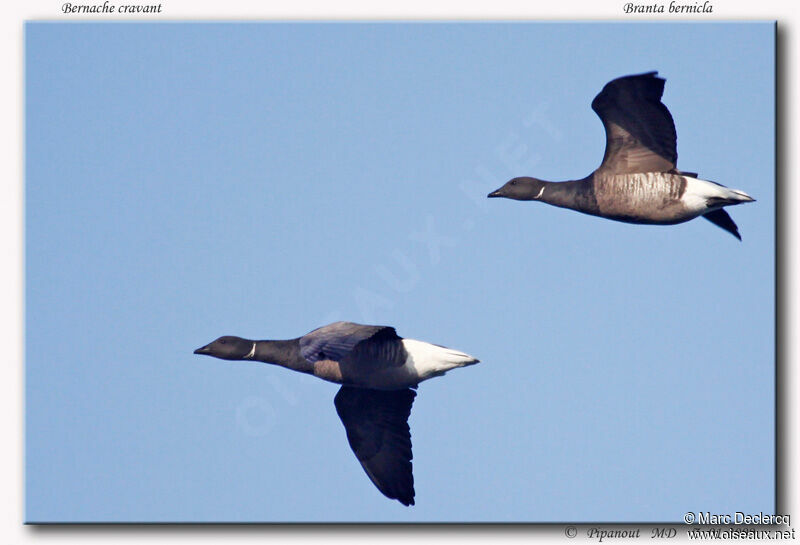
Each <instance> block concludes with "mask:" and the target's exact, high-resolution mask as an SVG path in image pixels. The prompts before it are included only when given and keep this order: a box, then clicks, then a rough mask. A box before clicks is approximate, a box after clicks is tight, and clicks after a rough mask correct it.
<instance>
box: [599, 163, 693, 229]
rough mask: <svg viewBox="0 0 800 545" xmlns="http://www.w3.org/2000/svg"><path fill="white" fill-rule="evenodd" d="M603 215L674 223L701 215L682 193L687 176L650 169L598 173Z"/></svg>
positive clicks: (647, 221)
mask: <svg viewBox="0 0 800 545" xmlns="http://www.w3.org/2000/svg"><path fill="white" fill-rule="evenodd" d="M594 183H595V197H596V199H597V207H598V210H599V213H600V215H601V216H603V217H606V218H609V219H613V220H617V221H624V222H627V223H653V224H671V223H680V222H683V221H687V220H689V219H692V218H694V217H696V216H697V215H699V213H700V212H699V210H698V211H694V210H690V209H688V208H687V207H686V204H685V202H684V201H683V199H682V197H683V196H684V193H685V191H686V188H687V185H688V183H687V180H686V178H685V177H684V176H680V175H678V174H667V173H663V172H646V173H638V174H624V175H616V176H601V177H597V176H596V177H595V181H594Z"/></svg>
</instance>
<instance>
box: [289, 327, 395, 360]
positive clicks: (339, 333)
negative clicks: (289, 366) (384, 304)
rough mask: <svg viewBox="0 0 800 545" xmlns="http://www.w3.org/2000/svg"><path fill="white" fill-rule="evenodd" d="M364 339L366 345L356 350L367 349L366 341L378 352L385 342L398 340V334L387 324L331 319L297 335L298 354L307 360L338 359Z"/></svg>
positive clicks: (343, 357) (351, 351)
mask: <svg viewBox="0 0 800 545" xmlns="http://www.w3.org/2000/svg"><path fill="white" fill-rule="evenodd" d="M364 341H370V342H369V343H365V344H367V347H359V351H358V352H359V353H360V352H363V351H367V352H369V351H370V350H369V348H368V347H369V346H370V345H371V346H372V348H373V351H375V350H376V349H378V352H379V351H380V350H379V348H380V347H381V346H384V345H385V344H387V343H394V344H398V343H399V341H400V337H398V336H397V332H396V331H395V330H394V328H393V327H389V326H375V325H361V324H354V323H352V322H334V323H332V324H329V325H326V326H322V327H320V328H318V329H315V330H314V331H312V332H310V333H307V334H306V335H303V336H302V337H301V338H300V355H302V356H303V358H305V359H306V361H308V362H311V363H314V362H316V361H319V360H332V361H335V362H341V361H342V360H344V359H345V358H347V357H348V356H351V355H352V353H353V351H354V350H355V348H356V346H358V344H359V343H362V342H364ZM376 355H377V354H376Z"/></svg>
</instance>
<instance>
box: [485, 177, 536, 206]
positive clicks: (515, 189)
mask: <svg viewBox="0 0 800 545" xmlns="http://www.w3.org/2000/svg"><path fill="white" fill-rule="evenodd" d="M544 186H545V182H544V181H542V180H538V179H536V178H531V177H529V176H520V177H519V178H513V179H511V180H509V181H508V182H506V184H505V185H504V186H503V187H501V188H500V189H497V190H495V191H492V192H491V193H489V195H488V197H490V198H491V197H505V198H506V199H514V200H517V201H535V200H536V199H538V198H539V197H540V196H541V195H542V192H543V190H544Z"/></svg>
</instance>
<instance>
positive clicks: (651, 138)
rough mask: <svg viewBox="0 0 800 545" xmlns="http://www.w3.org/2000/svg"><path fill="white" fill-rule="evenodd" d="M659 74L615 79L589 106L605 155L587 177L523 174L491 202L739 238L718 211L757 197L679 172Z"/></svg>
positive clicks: (726, 214) (732, 224)
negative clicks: (699, 220)
mask: <svg viewBox="0 0 800 545" xmlns="http://www.w3.org/2000/svg"><path fill="white" fill-rule="evenodd" d="M657 74H658V72H647V73H645V74H637V75H632V76H625V77H621V78H617V79H615V80H613V81H611V82H609V83H608V84H606V86H605V87H603V90H602V91H601V92H600V94H599V95H597V96H596V97H595V99H594V100H593V101H592V109H593V110H594V111H595V112H596V113H597V115H598V116H599V117H600V120H601V121H602V122H603V127H605V131H606V151H605V155H604V156H603V162H602V163H601V164H600V166H599V167H598V168H597V170H595V171H594V172H593V173H591V174H589V176H587V177H586V178H583V179H582V180H572V181H566V182H547V181H544V180H539V179H537V178H531V177H527V176H523V177H518V178H513V179H512V180H510V181H509V182H507V183H506V184H505V185H504V186H503V187H501V188H499V189H497V190H496V191H493V192H491V193H489V195H488V196H489V197H505V198H507V199H515V200H520V201H542V202H545V203H547V204H551V205H553V206H559V207H562V208H570V209H572V210H577V211H578V212H583V213H584V214H591V215H593V216H600V217H603V218H608V219H611V220H616V221H623V222H627V223H646V224H657V225H673V224H676V223H683V222H685V221H689V220H691V219H694V218H696V217H698V216H702V217H704V218H705V219H707V220H708V221H710V222H711V223H713V224H714V225H717V226H719V227H721V228H723V229H725V230H726V231H728V232H729V233H731V234H732V235H733V236H735V237H736V238H738V239H739V240H741V239H742V237H741V236H740V235H739V229H738V228H737V227H736V224H735V223H734V222H733V220H732V219H731V217H730V216H729V215H728V213H727V212H726V211H725V210H724V208H723V207H725V206H731V205H735V204H742V203H747V202H752V201H754V200H755V199H753V198H752V197H750V196H749V195H748V194H747V193H745V192H744V191H740V190H738V189H729V188H727V187H725V186H723V185H720V184H717V183H715V182H710V181H708V180H701V179H699V178H698V175H697V174H696V173H691V172H682V171H680V170H678V169H677V168H676V163H677V160H678V152H677V148H676V141H677V136H676V133H675V123H674V122H673V121H672V115H670V113H669V110H668V109H667V107H666V106H665V105H664V104H663V103H662V102H661V95H662V94H663V92H664V82H665V80H664V79H662V78H659V77H656V76H657Z"/></svg>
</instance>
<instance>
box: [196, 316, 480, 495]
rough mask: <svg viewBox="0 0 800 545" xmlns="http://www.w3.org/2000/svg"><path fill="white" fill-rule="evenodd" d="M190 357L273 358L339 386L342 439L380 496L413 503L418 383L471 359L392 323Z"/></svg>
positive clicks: (244, 342) (238, 344)
mask: <svg viewBox="0 0 800 545" xmlns="http://www.w3.org/2000/svg"><path fill="white" fill-rule="evenodd" d="M194 353H195V354H205V355H208V356H214V357H217V358H221V359H225V360H254V361H262V362H265V363H272V364H275V365H280V366H281V367H286V368H288V369H293V370H295V371H300V372H301V373H308V374H310V375H314V376H317V377H319V378H321V379H323V380H327V381H330V382H335V383H336V384H341V385H342V387H341V388H340V389H339V393H337V394H336V397H335V398H334V400H333V403H334V405H335V407H336V412H337V414H338V415H339V419H340V420H341V421H342V424H344V429H345V432H346V434H347V441H348V442H349V443H350V448H351V449H353V452H354V453H355V455H356V458H358V461H359V462H360V463H361V466H362V467H363V468H364V471H365V472H366V473H367V476H368V477H369V478H370V480H371V481H372V482H373V484H375V486H376V487H377V488H378V490H380V491H381V492H382V493H383V494H384V495H385V496H386V497H388V498H390V499H396V500H397V501H399V502H400V503H402V504H403V505H414V476H413V474H412V470H411V469H412V468H411V458H412V454H411V432H410V429H409V427H408V416H409V414H410V413H411V405H412V403H413V402H414V397H415V396H416V392H414V391H413V390H412V388H416V387H417V385H418V384H419V383H420V382H422V381H423V380H427V379H429V378H432V377H438V376H440V375H443V374H445V373H446V372H447V371H449V370H450V369H455V368H456V367H463V366H465V365H472V364H475V363H478V360H477V359H476V358H473V357H472V356H470V355H468V354H465V353H463V352H459V351H457V350H451V349H449V348H444V347H442V346H438V345H435V344H429V343H426V342H422V341H415V340H413V339H404V338H402V337H399V336H398V335H397V332H396V331H395V329H394V328H393V327H388V326H372V325H361V324H355V323H352V322H335V323H332V324H329V325H326V326H323V327H320V328H318V329H315V330H314V331H311V332H310V333H306V334H305V335H303V336H302V337H298V338H296V339H289V340H285V341H253V340H249V339H243V338H241V337H232V336H225V337H220V338H218V339H217V340H215V341H213V342H212V343H210V344H207V345H206V346H203V347H202V348H198V349H197V350H195V351H194Z"/></svg>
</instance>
